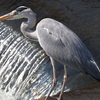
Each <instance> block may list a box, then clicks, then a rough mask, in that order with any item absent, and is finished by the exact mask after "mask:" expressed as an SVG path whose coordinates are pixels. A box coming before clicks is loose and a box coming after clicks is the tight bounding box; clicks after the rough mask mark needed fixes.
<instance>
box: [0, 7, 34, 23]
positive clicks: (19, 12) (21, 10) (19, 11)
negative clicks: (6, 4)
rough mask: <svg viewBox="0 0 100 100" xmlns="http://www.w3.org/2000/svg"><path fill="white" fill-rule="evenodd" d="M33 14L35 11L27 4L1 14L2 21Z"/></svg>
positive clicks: (0, 19)
mask: <svg viewBox="0 0 100 100" xmlns="http://www.w3.org/2000/svg"><path fill="white" fill-rule="evenodd" d="M33 14H34V15H35V13H34V12H33V11H32V10H31V9H30V8H28V7H25V6H20V7H18V8H16V9H15V10H13V11H12V12H10V13H8V14H5V15H3V16H1V17H0V21H3V20H15V19H21V18H28V16H29V15H33Z"/></svg>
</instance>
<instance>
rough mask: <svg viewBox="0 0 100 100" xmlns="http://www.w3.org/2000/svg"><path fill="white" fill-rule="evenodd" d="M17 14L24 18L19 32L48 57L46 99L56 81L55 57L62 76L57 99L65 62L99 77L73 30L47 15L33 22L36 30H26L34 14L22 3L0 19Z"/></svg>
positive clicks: (30, 26)
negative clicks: (49, 79) (50, 75)
mask: <svg viewBox="0 0 100 100" xmlns="http://www.w3.org/2000/svg"><path fill="white" fill-rule="evenodd" d="M20 18H27V19H28V20H27V21H26V22H22V24H21V32H22V33H23V34H24V35H25V36H26V37H28V38H29V39H31V40H35V41H38V42H39V44H40V46H41V47H42V48H43V50H44V51H45V52H46V54H47V55H48V56H49V57H50V60H51V64H52V67H53V77H54V78H53V84H52V87H51V89H50V91H49V93H48V95H47V97H46V100H47V99H48V97H49V96H50V94H51V92H52V90H53V89H54V87H55V85H56V83H57V79H56V69H55V66H56V61H59V62H60V63H62V64H63V65H64V80H63V85H62V90H61V93H60V96H59V98H58V100H61V98H62V94H63V91H64V87H65V84H66V80H67V70H66V66H68V67H70V68H73V69H75V70H77V71H79V72H83V73H86V74H89V75H91V76H92V77H94V78H95V79H97V80H98V81H100V69H99V67H98V66H97V64H96V62H95V61H94V59H93V57H92V55H91V53H90V52H89V51H88V49H87V48H86V46H85V45H84V44H83V42H82V41H81V40H80V39H79V37H78V36H77V35H76V34H75V33H74V32H73V31H71V30H70V29H69V28H67V27H66V26H65V25H63V24H62V23H60V22H58V21H56V20H54V19H51V18H44V19H42V20H41V21H40V22H39V23H38V24H37V26H36V30H34V31H32V30H30V29H31V28H32V27H34V26H35V24H36V14H35V13H34V12H33V11H32V10H31V9H30V8H28V7H25V6H20V7H18V8H17V9H15V10H13V11H12V12H10V13H8V14H6V15H4V16H1V17H0V21H2V20H7V19H9V20H14V19H20Z"/></svg>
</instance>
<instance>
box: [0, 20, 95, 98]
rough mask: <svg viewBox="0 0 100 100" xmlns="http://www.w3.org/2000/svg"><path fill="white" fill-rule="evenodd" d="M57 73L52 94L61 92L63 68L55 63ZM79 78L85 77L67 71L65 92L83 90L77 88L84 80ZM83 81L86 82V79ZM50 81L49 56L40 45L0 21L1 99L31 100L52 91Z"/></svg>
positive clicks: (72, 71) (51, 77)
mask: <svg viewBox="0 0 100 100" xmlns="http://www.w3.org/2000/svg"><path fill="white" fill-rule="evenodd" d="M56 70H57V80H58V83H57V85H56V87H55V89H54V91H53V92H52V94H51V95H56V94H57V93H58V92H60V90H61V85H62V79H63V66H62V65H61V64H59V63H57V67H56ZM80 77H83V78H84V75H83V74H80V73H78V72H76V71H74V70H72V69H69V68H68V81H67V86H66V88H65V91H70V90H73V89H77V88H81V87H83V86H84V85H82V84H80V87H79V84H78V82H77V81H79V80H81V81H83V79H82V78H80ZM85 78H86V79H87V80H89V78H88V77H87V76H86V77H85ZM86 79H85V80H86ZM52 80H53V75H52V66H51V63H50V60H49V57H48V56H47V55H46V53H45V52H44V51H43V49H42V48H41V47H40V45H39V44H38V43H37V42H30V41H29V40H27V39H26V38H25V37H24V36H22V35H21V34H20V33H18V32H16V31H13V29H12V28H11V27H9V26H7V25H5V24H4V23H1V22H0V98H1V99H0V100H5V98H7V100H34V99H38V98H40V97H44V96H46V95H47V93H48V91H49V89H50V88H51V85H52ZM75 82H76V85H75ZM83 83H84V82H83ZM94 83H95V82H94ZM84 84H85V83H84ZM92 84H93V82H92ZM86 85H88V84H87V83H86V84H85V86H86ZM89 85H90V84H89Z"/></svg>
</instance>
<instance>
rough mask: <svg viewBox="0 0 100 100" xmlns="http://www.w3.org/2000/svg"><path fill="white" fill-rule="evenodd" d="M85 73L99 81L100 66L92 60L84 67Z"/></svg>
mask: <svg viewBox="0 0 100 100" xmlns="http://www.w3.org/2000/svg"><path fill="white" fill-rule="evenodd" d="M86 73H87V74H89V75H91V76H92V77H94V78H95V79H96V80H97V81H99V82H100V68H99V67H98V65H97V64H96V62H95V61H94V60H91V61H89V62H88V67H86Z"/></svg>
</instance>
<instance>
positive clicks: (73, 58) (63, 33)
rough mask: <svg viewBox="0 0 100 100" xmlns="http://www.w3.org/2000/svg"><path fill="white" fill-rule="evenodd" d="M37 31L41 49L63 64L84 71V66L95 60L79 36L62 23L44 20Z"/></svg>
mask: <svg viewBox="0 0 100 100" xmlns="http://www.w3.org/2000/svg"><path fill="white" fill-rule="evenodd" d="M47 23H48V24H47ZM37 31H38V38H39V43H40V45H41V47H42V48H43V49H44V50H45V52H46V53H47V54H48V55H49V56H51V57H53V58H54V59H56V60H57V61H59V62H61V63H62V64H65V65H67V66H69V67H72V68H74V69H76V70H78V71H84V67H82V66H84V65H85V63H86V62H87V60H90V59H93V57H92V55H91V54H90V52H89V51H88V50H87V48H86V47H85V45H84V44H83V42H82V41H81V40H80V39H79V38H78V36H77V35H76V34H75V33H74V32H73V31H71V30H70V29H69V28H67V27H66V26H64V25H63V24H61V23H60V22H58V21H55V20H53V19H49V18H48V19H43V20H42V21H41V22H40V23H39V24H38V25H37Z"/></svg>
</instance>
